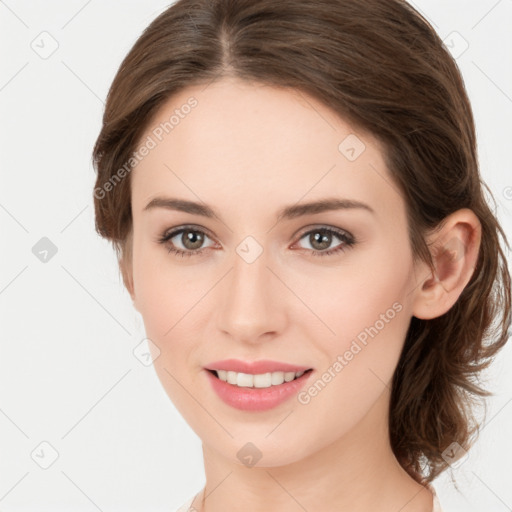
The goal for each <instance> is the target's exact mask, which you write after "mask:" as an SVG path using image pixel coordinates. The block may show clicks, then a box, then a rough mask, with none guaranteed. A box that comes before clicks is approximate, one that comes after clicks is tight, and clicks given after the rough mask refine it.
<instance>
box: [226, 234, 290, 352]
mask: <svg viewBox="0 0 512 512" xmlns="http://www.w3.org/2000/svg"><path fill="white" fill-rule="evenodd" d="M250 238H251V237H247V239H245V240H244V241H243V242H242V243H240V244H239V246H238V247H237V248H236V250H235V253H234V254H233V264H232V267H233V268H232V271H231V272H230V273H229V276H228V282H227V283H225V285H224V287H223V289H222V290H223V292H222V293H223V296H222V299H221V303H220V311H219V317H218V318H219V325H218V327H219V328H220V329H221V330H222V331H224V332H227V333H229V334H230V335H231V336H232V337H233V338H235V339H236V340H240V341H248V342H250V341H257V340H258V338H259V337H260V336H261V335H262V334H265V333H270V332H272V333H275V332H277V331H279V329H280V328H281V324H280V320H281V319H282V318H283V308H282V304H281V305H278V304H277V301H276V292H277V290H276V289H275V287H276V285H278V284H279V283H276V282H275V281H276V278H275V276H274V275H273V273H272V272H271V271H270V270H269V268H267V265H268V266H271V262H270V261H269V252H268V251H266V250H264V249H263V247H262V246H261V245H260V244H259V243H258V242H256V241H255V240H254V239H252V240H251V239H250Z"/></svg>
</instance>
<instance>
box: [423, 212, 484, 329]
mask: <svg viewBox="0 0 512 512" xmlns="http://www.w3.org/2000/svg"><path fill="white" fill-rule="evenodd" d="M480 239H481V224H480V221H479V220H478V217H477V216H476V215H475V214H474V213H473V212H472V211H471V210H469V209H467V208H464V209H461V210H457V211H456V212H454V213H452V214H451V215H449V216H448V217H447V218H446V219H445V220H444V222H443V224H442V227H441V228H440V229H439V230H436V231H435V233H434V235H433V237H431V239H429V240H428V243H429V247H431V254H432V260H433V263H434V270H433V271H432V270H430V269H429V267H428V266H427V265H423V267H422V272H423V273H424V275H426V277H425V278H424V279H423V280H422V282H421V283H419V285H418V287H417V288H416V296H415V301H414V308H413V315H414V316H415V317H417V318H421V319H425V320H428V319H432V318H436V317H439V316H441V315H443V314H444V313H446V312H447V311H448V310H449V309H450V308H451V307H452V306H453V305H454V304H455V302H456V301H457V299H458V298H459V296H460V294H461V293H462V291H463V290H464V288H465V287H466V285H467V284H468V282H469V280H470V279H471V276H472V275H473V271H474V269H475V267H476V263H477V260H478V254H479V249H480ZM425 269H428V270H427V272H425Z"/></svg>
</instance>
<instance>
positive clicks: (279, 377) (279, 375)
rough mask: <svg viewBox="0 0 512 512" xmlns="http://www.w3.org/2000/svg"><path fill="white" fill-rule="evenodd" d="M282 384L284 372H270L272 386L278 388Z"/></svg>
mask: <svg viewBox="0 0 512 512" xmlns="http://www.w3.org/2000/svg"><path fill="white" fill-rule="evenodd" d="M283 382H284V372H272V385H273V386H279V384H282V383H283Z"/></svg>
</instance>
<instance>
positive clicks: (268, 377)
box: [206, 368, 313, 389]
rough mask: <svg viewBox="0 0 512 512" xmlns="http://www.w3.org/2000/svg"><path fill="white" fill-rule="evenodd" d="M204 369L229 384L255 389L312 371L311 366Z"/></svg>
mask: <svg viewBox="0 0 512 512" xmlns="http://www.w3.org/2000/svg"><path fill="white" fill-rule="evenodd" d="M206 370H207V371H208V372H210V373H211V374H212V375H213V376H214V377H216V378H217V379H219V380H221V381H223V382H226V383H227V384H231V385H232V386H234V387H239V388H257V389H265V388H272V387H277V386H281V385H282V384H284V383H287V382H292V381H295V380H298V379H301V378H304V377H305V376H306V375H308V374H309V373H311V372H312V371H313V369H312V368H308V369H307V370H301V371H298V372H292V371H290V372H284V371H275V372H266V373H258V374H252V373H242V372H235V371H231V370H211V369H208V368H207V369H206Z"/></svg>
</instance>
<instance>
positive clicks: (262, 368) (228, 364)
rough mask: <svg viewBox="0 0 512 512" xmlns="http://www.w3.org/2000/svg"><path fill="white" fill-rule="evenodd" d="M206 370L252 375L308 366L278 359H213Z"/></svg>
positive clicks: (297, 369)
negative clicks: (249, 360)
mask: <svg viewBox="0 0 512 512" xmlns="http://www.w3.org/2000/svg"><path fill="white" fill-rule="evenodd" d="M205 368H206V369H207V370H226V371H233V372H237V373H252V374H254V375H257V374H261V373H268V372H305V371H306V370H309V369H310V367H309V366H297V365H294V364H289V363H281V362H279V361H270V360H261V361H253V362H248V361H242V360H241V359H223V360H222V361H214V362H213V363H209V364H208V365H207V366H205Z"/></svg>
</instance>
